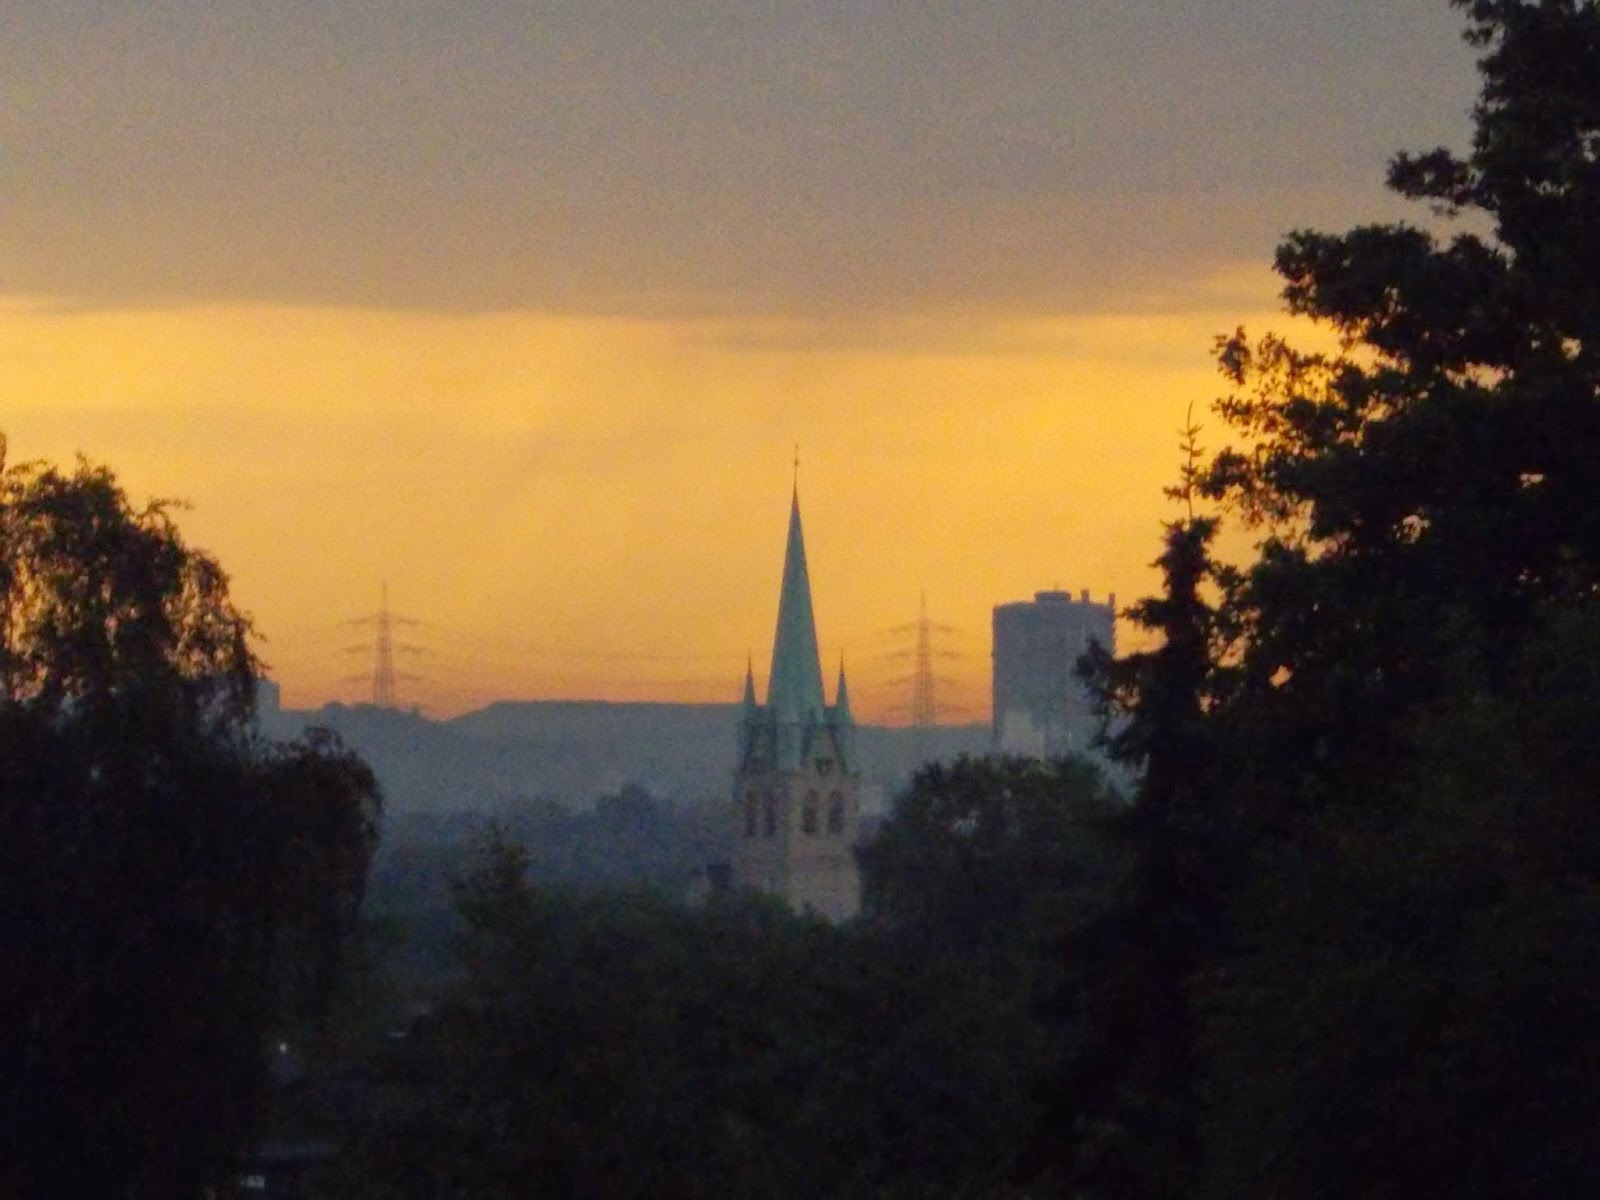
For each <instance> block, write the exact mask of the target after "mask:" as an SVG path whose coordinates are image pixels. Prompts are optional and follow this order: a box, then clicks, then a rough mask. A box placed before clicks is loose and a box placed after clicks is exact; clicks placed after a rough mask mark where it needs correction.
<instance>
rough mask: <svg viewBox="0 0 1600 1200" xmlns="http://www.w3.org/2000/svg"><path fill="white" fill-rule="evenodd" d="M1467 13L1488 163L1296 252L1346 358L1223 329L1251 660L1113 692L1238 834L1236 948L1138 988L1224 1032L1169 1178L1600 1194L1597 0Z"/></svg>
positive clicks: (1428, 163) (1284, 1189)
mask: <svg viewBox="0 0 1600 1200" xmlns="http://www.w3.org/2000/svg"><path fill="white" fill-rule="evenodd" d="M1457 7H1459V8H1461V9H1462V10H1463V11H1464V12H1465V13H1466V16H1467V36H1468V40H1469V41H1470V42H1471V43H1472V44H1474V45H1475V46H1477V47H1478V48H1480V50H1481V51H1482V53H1483V57H1482V58H1481V60H1480V68H1481V71H1482V77H1483V90H1482V93H1481V96H1480V101H1479V104H1478V106H1477V109H1476V112H1475V116H1476V135H1475V137H1474V140H1473V145H1472V148H1471V150H1470V152H1469V153H1468V154H1467V155H1465V156H1464V157H1462V156H1457V155H1455V154H1452V153H1450V152H1448V151H1445V150H1435V151H1430V152H1428V153H1426V154H1422V155H1402V156H1400V157H1399V158H1397V159H1396V160H1395V161H1394V163H1393V164H1392V166H1391V169H1390V183H1391V185H1392V186H1393V187H1394V188H1395V189H1396V190H1398V191H1399V192H1400V193H1402V194H1403V195H1406V196H1409V197H1411V198H1414V199H1417V200H1421V201H1423V202H1425V203H1426V204H1428V205H1429V206H1430V207H1431V209H1432V210H1433V214H1434V216H1433V222H1432V224H1431V225H1430V226H1429V227H1428V228H1420V227H1417V226H1413V225H1406V224H1395V225H1382V226H1364V227H1359V228H1356V229H1353V230H1350V231H1349V232H1346V233H1343V234H1325V233H1314V232H1299V233H1295V234H1293V235H1291V236H1290V237H1289V238H1288V239H1287V240H1286V241H1285V243H1284V244H1283V245H1282V247H1280V250H1279V253H1278V262H1277V266H1278V270H1279V272H1280V273H1281V274H1282V275H1283V277H1284V279H1285V281H1286V286H1285V291H1284V295H1285V298H1286V301H1287V305H1288V308H1289V311H1290V312H1291V313H1293V314H1296V315H1298V316H1303V317H1307V318H1310V319H1311V320H1312V321H1313V322H1315V323H1317V324H1320V325H1321V326H1323V327H1324V328H1325V329H1328V330H1330V331H1332V332H1333V333H1334V334H1335V335H1336V340H1337V349H1335V350H1333V351H1331V352H1323V353H1309V352H1306V351H1303V350H1300V349H1297V348H1296V347H1294V346H1292V345H1291V344H1289V343H1288V342H1287V341H1285V340H1283V339H1282V338H1278V337H1274V336H1269V337H1266V338H1262V339H1259V340H1256V341H1251V340H1250V339H1248V338H1247V337H1246V336H1245V335H1244V334H1243V332H1242V331H1241V332H1240V333H1238V334H1235V335H1234V336H1232V337H1230V338H1227V339H1225V340H1223V341H1222V342H1221V344H1220V346H1219V351H1220V362H1221V366H1222V368H1223V371H1224V373H1225V375H1226V376H1227V377H1228V379H1229V380H1230V382H1231V385H1232V390H1231V392H1230V394H1229V395H1228V396H1227V397H1226V398H1225V399H1224V400H1223V401H1221V402H1220V404H1219V411H1220V414H1221V415H1222V416H1223V418H1224V419H1225V420H1226V421H1227V422H1228V423H1229V424H1230V426H1232V428H1233V429H1234V430H1235V431H1236V432H1237V434H1239V435H1240V445H1239V446H1237V447H1235V448H1230V449H1225V450H1224V451H1222V452H1221V453H1219V454H1218V455H1216V456H1215V457H1214V458H1212V459H1211V460H1210V462H1209V463H1208V464H1206V466H1205V469H1204V470H1203V471H1202V472H1200V473H1199V475H1198V476H1197V481H1198V483H1199V486H1200V488H1201V490H1202V491H1203V492H1204V493H1205V494H1206V495H1207V496H1208V497H1209V498H1210V499H1212V500H1214V501H1217V502H1219V503H1220V504H1221V506H1222V508H1223V510H1224V511H1225V512H1230V513H1233V514H1236V515H1237V516H1239V517H1240V518H1242V519H1243V520H1244V521H1245V522H1246V523H1249V524H1253V525H1254V526H1255V527H1256V528H1257V529H1258V530H1259V532H1260V534H1261V537H1262V541H1261V543H1260V545H1259V548H1258V553H1257V555H1256V556H1255V559H1254V561H1253V562H1251V563H1250V564H1249V565H1248V567H1247V568H1246V569H1245V570H1243V571H1242V572H1240V573H1238V574H1237V575H1230V574H1229V573H1226V572H1224V573H1221V574H1220V575H1219V576H1218V582H1219V585H1220V594H1221V597H1222V599H1221V604H1220V608H1219V610H1218V612H1217V614H1216V620H1217V624H1216V626H1215V630H1216V631H1218V632H1225V633H1226V637H1225V638H1224V639H1221V640H1220V641H1219V642H1218V647H1219V648H1220V649H1221V650H1222V653H1221V654H1220V655H1219V656H1218V657H1217V659H1216V661H1220V662H1223V663H1225V667H1226V669H1225V670H1220V671H1214V672H1213V674H1212V676H1211V687H1210V689H1209V691H1207V690H1206V689H1204V688H1202V689H1200V690H1198V691H1196V690H1194V689H1193V688H1191V687H1179V688H1177V689H1176V691H1169V689H1168V688H1167V686H1166V683H1171V682H1172V681H1173V680H1172V677H1168V678H1167V680H1166V683H1163V680H1162V677H1161V676H1160V675H1152V674H1144V675H1141V674H1140V667H1139V665H1138V663H1137V661H1135V662H1129V663H1124V664H1118V665H1117V666H1116V667H1115V668H1112V669H1110V670H1109V671H1108V673H1107V676H1106V677H1107V678H1108V679H1110V680H1111V681H1112V682H1113V684H1120V685H1124V686H1123V689H1122V691H1121V692H1120V693H1119V692H1118V691H1117V690H1116V689H1115V687H1114V688H1113V692H1112V694H1113V697H1114V698H1115V699H1117V700H1118V701H1119V703H1120V706H1121V707H1122V708H1123V709H1124V710H1125V711H1127V712H1128V713H1129V714H1130V721H1131V722H1132V725H1131V728H1134V729H1137V727H1138V723H1139V721H1140V719H1141V718H1142V717H1145V716H1148V717H1150V718H1151V723H1150V725H1149V728H1150V729H1151V730H1152V731H1154V730H1162V731H1165V732H1166V733H1171V732H1173V731H1175V730H1181V729H1183V728H1191V729H1197V730H1199V732H1200V736H1199V738H1198V740H1197V741H1196V742H1194V743H1193V746H1194V748H1195V749H1196V751H1197V754H1198V757H1196V758H1195V759H1194V760H1193V761H1191V762H1188V763H1184V762H1183V760H1182V757H1181V755H1180V756H1179V757H1177V758H1174V759H1172V760H1171V761H1172V763H1173V764H1174V765H1175V766H1176V767H1177V778H1178V780H1179V782H1180V785H1181V786H1179V787H1178V788H1177V789H1176V790H1174V789H1172V788H1171V787H1170V786H1169V785H1167V784H1164V783H1162V782H1161V777H1162V772H1161V771H1160V770H1159V769H1158V768H1159V758H1158V756H1157V755H1156V753H1155V752H1154V749H1153V746H1154V745H1155V744H1157V743H1150V746H1151V747H1152V748H1151V749H1147V750H1144V753H1145V754H1146V761H1147V763H1148V764H1149V765H1148V774H1147V778H1146V788H1147V790H1148V791H1149V792H1150V793H1151V794H1152V795H1160V794H1166V795H1168V796H1170V797H1172V799H1173V802H1174V803H1175V804H1178V803H1181V801H1180V799H1179V798H1180V797H1183V796H1185V795H1187V796H1202V797H1206V796H1209V797H1210V799H1209V800H1206V801H1205V803H1203V804H1202V806H1201V810H1202V811H1206V810H1209V811H1210V812H1211V813H1213V814H1215V815H1218V816H1221V817H1224V818H1225V819H1224V820H1222V821H1221V822H1220V823H1219V824H1218V825H1217V830H1218V832H1219V833H1220V834H1222V835H1223V838H1224V840H1223V842H1222V843H1221V846H1222V850H1223V852H1222V854H1221V855H1220V857H1216V858H1212V859H1211V860H1210V861H1212V862H1214V863H1221V864H1223V865H1224V866H1226V867H1228V869H1229V871H1230V873H1231V875H1232V878H1231V879H1229V880H1228V882H1227V886H1226V887H1225V888H1223V889H1222V890H1221V891H1220V893H1218V894H1219V895H1220V896H1221V898H1222V901H1223V904H1222V906H1221V907H1220V908H1219V909H1216V910H1215V911H1216V912H1217V914H1218V917H1219V924H1218V926H1217V927H1216V929H1215V931H1214V935H1213V936H1212V937H1210V938H1209V939H1208V938H1207V937H1204V936H1202V937H1200V938H1198V939H1197V940H1196V942H1195V943H1194V945H1193V947H1192V948H1191V950H1190V952H1189V954H1188V956H1187V959H1185V958H1184V957H1183V956H1180V957H1179V959H1178V960H1176V962H1175V964H1174V970H1173V971H1172V972H1171V973H1169V974H1164V975H1162V976H1160V977H1157V978H1155V979H1153V980H1152V981H1151V982H1150V984H1149V987H1148V989H1147V990H1144V991H1141V992H1140V993H1139V996H1140V1003H1146V1002H1148V1001H1149V1000H1150V998H1151V997H1160V996H1162V995H1164V994H1171V995H1176V997H1177V998H1178V1000H1179V1001H1181V1003H1182V1005H1183V1006H1184V1007H1182V1008H1180V1009H1175V1010H1174V1012H1173V1017H1172V1023H1173V1027H1174V1028H1175V1029H1178V1028H1180V1026H1179V1020H1180V1018H1181V1017H1182V1016H1183V1014H1184V1013H1185V1012H1186V1013H1187V1019H1188V1020H1189V1021H1191V1022H1193V1023H1194V1024H1193V1025H1192V1028H1193V1030H1194V1032H1195V1035H1196V1036H1195V1038H1194V1039H1192V1040H1191V1043H1190V1044H1191V1051H1192V1052H1193V1053H1194V1054H1195V1058H1194V1066H1195V1068H1196V1070H1195V1071H1194V1072H1193V1073H1192V1074H1191V1075H1190V1077H1189V1078H1190V1083H1191V1090H1190V1091H1189V1092H1188V1093H1187V1094H1185V1093H1184V1092H1183V1091H1182V1090H1178V1089H1176V1088H1174V1089H1173V1090H1169V1091H1167V1092H1166V1093H1165V1097H1166V1099H1167V1100H1169V1101H1176V1102H1178V1103H1180V1104H1181V1105H1183V1106H1186V1107H1187V1108H1188V1110H1189V1117H1188V1120H1187V1125H1188V1128H1190V1129H1191V1130H1198V1131H1199V1137H1198V1138H1197V1139H1196V1140H1195V1141H1194V1142H1193V1143H1192V1144H1191V1145H1189V1146H1187V1147H1185V1146H1183V1145H1181V1144H1176V1145H1174V1147H1173V1150H1172V1152H1171V1155H1170V1157H1166V1156H1163V1158H1162V1160H1161V1161H1160V1162H1159V1165H1157V1166H1154V1167H1153V1168H1152V1169H1153V1170H1154V1171H1156V1172H1158V1173H1164V1174H1162V1175H1161V1177H1163V1178H1167V1179H1171V1178H1173V1177H1175V1176H1176V1177H1179V1178H1186V1179H1188V1180H1190V1181H1192V1183H1193V1186H1194V1189H1195V1190H1196V1191H1198V1192H1200V1193H1202V1194H1215V1195H1219V1196H1245V1195H1330V1196H1332V1195H1338V1196H1400V1195H1415V1194H1431V1195H1464V1196H1500V1195H1530V1196H1531V1195H1552V1194H1555V1195H1583V1194H1589V1193H1591V1192H1593V1191H1594V1190H1595V1188H1596V1186H1597V1184H1600V1162H1597V1161H1596V1159H1597V1156H1596V1155H1595V1153H1594V1151H1593V1149H1592V1148H1593V1147H1594V1146H1595V1145H1597V1144H1600V1126H1597V1124H1596V1119H1595V1116H1594V1114H1595V1113H1596V1112H1600V1092H1597V1091H1596V1088H1595V1087H1594V1084H1593V1082H1592V1080H1593V1072H1592V1069H1591V1068H1592V1064H1593V1062H1594V1061H1595V1060H1596V1058H1597V1057H1600V1041H1597V1035H1596V1033H1595V1031H1596V1029H1600V1023H1597V1022H1600V996H1597V994H1596V992H1595V989H1594V985H1593V983H1592V979H1593V977H1594V976H1593V970H1594V954H1593V950H1592V941H1593V932H1594V928H1595V926H1594V920H1595V914H1596V909H1595V888H1596V884H1597V882H1600V874H1597V871H1596V868H1597V866H1600V859H1597V858H1596V854H1595V844H1596V843H1595V841H1594V836H1595V831H1594V819H1595V817H1594V813H1595V809H1594V799H1593V797H1594V795H1595V792H1594V787H1593V783H1594V780H1593V771H1592V768H1591V767H1590V765H1589V763H1588V759H1587V756H1586V755H1585V754H1583V753H1582V752H1580V751H1578V749H1577V747H1579V746H1581V745H1592V737H1593V733H1594V730H1593V728H1592V726H1593V725H1594V716H1593V713H1594V697H1595V695H1596V694H1597V692H1596V686H1597V681H1596V680H1595V679H1594V678H1593V671H1592V668H1591V667H1590V666H1589V665H1588V663H1589V662H1590V661H1592V660H1591V659H1589V658H1586V655H1588V654H1589V648H1590V647H1591V646H1592V643H1593V640H1594V627H1595V626H1594V621H1595V618H1594V600H1595V597H1596V593H1597V588H1600V504H1597V503H1596V501H1595V499H1594V497H1593V495H1592V492H1591V483H1590V480H1591V478H1592V475H1593V470H1594V464H1595V463H1596V462H1600V240H1597V239H1600V233H1597V230H1600V5H1597V4H1595V3H1593V2H1592V0H1584V2H1579V0H1541V2H1538V3H1533V2H1527V0H1524V2H1516V0H1458V4H1457ZM1192 524H1193V522H1191V525H1192ZM1168 549H1169V553H1172V552H1174V551H1176V550H1178V549H1179V546H1178V544H1177V543H1176V542H1175V541H1174V540H1173V538H1172V537H1171V536H1170V535H1169V543H1168ZM1177 580H1178V577H1176V576H1174V575H1173V574H1172V573H1171V572H1169V577H1168V581H1167V592H1166V595H1165V597H1164V598H1163V599H1162V600H1161V601H1159V602H1158V603H1160V604H1162V605H1165V606H1166V611H1167V614H1168V615H1169V616H1175V615H1177V614H1178V613H1179V612H1180V611H1181V610H1182V609H1183V607H1184V604H1183V588H1182V587H1181V586H1180V584H1179V582H1178V581H1177ZM1169 644H1171V641H1170V638H1169ZM1182 657H1183V656H1182V655H1177V656H1175V658H1176V660H1181V659H1182ZM1193 661H1195V662H1196V663H1198V659H1195V660H1193ZM1144 665H1145V667H1149V668H1153V667H1154V666H1155V662H1154V660H1153V659H1146V661H1145V664H1144ZM1174 665H1176V663H1174ZM1119 671H1120V672H1121V675H1120V676H1119V674H1118V672H1119ZM1178 677H1179V678H1181V677H1182V675H1181V673H1180V675H1179V676H1178ZM1195 679H1198V676H1193V675H1191V676H1190V681H1191V683H1192V682H1193V681H1194V680H1195ZM1175 698H1176V701H1177V702H1176V703H1174V699H1175ZM1185 710H1187V711H1188V712H1189V714H1190V715H1191V716H1193V715H1196V714H1198V723H1197V724H1196V723H1194V722H1191V721H1189V720H1188V719H1187V718H1186V717H1185V716H1184V712H1185ZM1182 744H1183V740H1182V739H1181V738H1180V739H1177V740H1176V741H1169V742H1168V745H1169V747H1171V746H1181V745H1182ZM1122 745H1123V747H1124V748H1125V749H1127V748H1140V747H1138V745H1137V741H1136V740H1135V741H1130V739H1128V738H1125V739H1123V741H1122ZM1142 799H1143V797H1142V796H1141V801H1142ZM1138 807H1140V805H1136V808H1138ZM1174 811H1176V810H1174ZM1161 828H1162V826H1161V825H1159V824H1157V825H1154V826H1151V827H1149V828H1147V829H1145V830H1144V831H1143V832H1142V833H1141V835H1140V836H1141V839H1142V844H1143V845H1144V847H1145V851H1144V855H1143V858H1142V860H1141V864H1142V865H1141V869H1140V871H1139V873H1140V874H1141V875H1142V874H1145V872H1146V871H1147V870H1148V868H1149V866H1150V864H1151V863H1152V862H1154V861H1155V858H1154V854H1155V850H1156V848H1157V847H1158V846H1159V845H1160V842H1161V836H1162V835H1161V833H1160V829H1161ZM1202 831H1203V830H1202ZM1230 842H1231V843H1232V845H1230V844H1229V843H1230ZM1202 861H1204V859H1202ZM1183 876H1184V873H1183V872H1181V871H1179V872H1177V873H1176V874H1175V875H1174V876H1173V878H1174V879H1176V880H1181V879H1182V878H1183ZM1156 877H1158V878H1159V877H1160V872H1157V873H1156ZM1174 902H1175V903H1176V902H1177V901H1176V899H1175V900H1174ZM1174 981H1176V982H1177V985H1178V988H1179V991H1178V992H1176V993H1172V990H1171V989H1172V988H1173V985H1174ZM1110 1027H1114V1026H1110ZM1090 1111H1091V1112H1093V1111H1097V1110H1095V1109H1094V1108H1093V1107H1092V1106H1091V1108H1090Z"/></svg>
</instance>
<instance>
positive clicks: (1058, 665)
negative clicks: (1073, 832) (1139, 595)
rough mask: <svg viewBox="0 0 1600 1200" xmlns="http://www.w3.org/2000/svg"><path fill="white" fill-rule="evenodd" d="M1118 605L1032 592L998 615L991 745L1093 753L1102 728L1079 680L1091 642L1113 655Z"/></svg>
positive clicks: (1004, 749)
mask: <svg viewBox="0 0 1600 1200" xmlns="http://www.w3.org/2000/svg"><path fill="white" fill-rule="evenodd" d="M1116 601H1117V598H1116V597H1115V596H1109V597H1107V599H1106V602H1105V603H1104V604H1097V603H1095V602H1094V601H1093V600H1091V599H1089V592H1088V589H1085V590H1084V591H1082V592H1081V593H1079V596H1078V598H1077V599H1076V600H1074V599H1073V598H1072V596H1071V594H1070V593H1068V592H1055V591H1051V592H1035V593H1034V597H1033V599H1032V600H1031V601H1026V600H1025V601H1021V602H1019V603H1016V604H1001V605H998V606H996V608H995V610H994V748H995V749H996V750H997V751H1000V752H1001V753H1004V754H1027V755H1035V756H1039V757H1054V756H1056V755H1060V754H1068V753H1082V752H1084V751H1086V750H1088V749H1089V748H1090V746H1091V745H1092V744H1093V741H1094V735H1095V732H1096V730H1097V728H1098V723H1097V720H1096V718H1095V715H1094V713H1093V712H1092V711H1091V709H1090V704H1089V697H1088V693H1087V691H1086V690H1085V688H1084V686H1083V683H1082V681H1081V680H1079V678H1078V676H1077V670H1076V668H1077V663H1078V659H1079V657H1080V656H1081V655H1082V654H1083V652H1084V651H1086V650H1087V649H1088V648H1089V644H1090V642H1092V641H1093V642H1099V643H1100V644H1101V645H1102V646H1104V647H1105V648H1106V649H1107V650H1109V651H1112V652H1115V650H1116V640H1115V637H1116V633H1115V630H1116Z"/></svg>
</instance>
